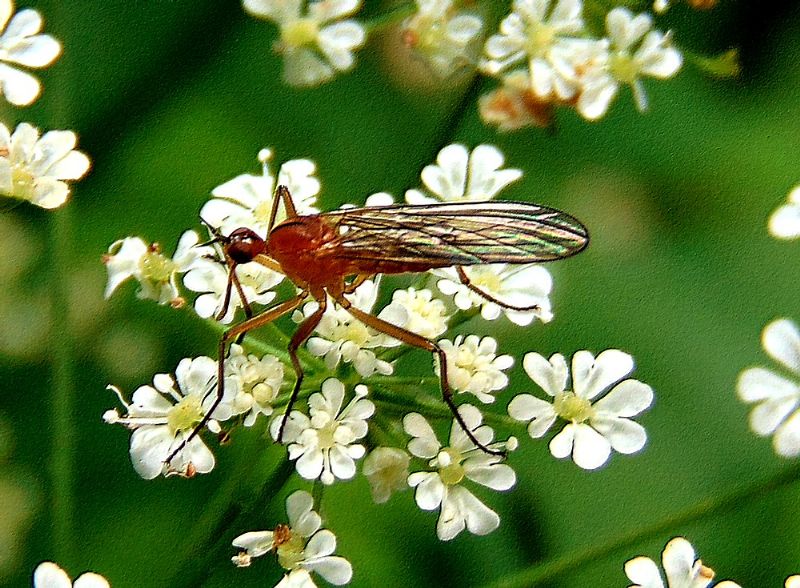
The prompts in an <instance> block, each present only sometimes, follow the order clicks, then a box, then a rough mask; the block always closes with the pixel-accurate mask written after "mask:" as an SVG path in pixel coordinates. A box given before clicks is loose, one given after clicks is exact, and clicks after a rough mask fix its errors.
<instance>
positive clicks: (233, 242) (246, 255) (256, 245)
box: [225, 227, 266, 263]
mask: <svg viewBox="0 0 800 588" xmlns="http://www.w3.org/2000/svg"><path fill="white" fill-rule="evenodd" d="M265 249H266V244H265V243H264V239H262V238H261V237H260V236H259V235H258V233H256V232H255V231H253V230H251V229H248V228H247V227H240V228H238V229H236V230H235V231H233V232H232V233H231V234H230V235H228V239H227V243H226V244H225V250H226V252H227V253H228V255H229V256H230V258H231V259H232V260H233V261H235V262H236V263H249V262H251V261H253V259H255V257H256V256H257V255H260V254H261V253H264V250H265Z"/></svg>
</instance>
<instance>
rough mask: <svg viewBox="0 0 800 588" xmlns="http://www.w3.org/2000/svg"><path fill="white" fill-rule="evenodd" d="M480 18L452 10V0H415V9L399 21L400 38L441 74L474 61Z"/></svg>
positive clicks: (479, 31) (445, 74) (481, 27)
mask: <svg viewBox="0 0 800 588" xmlns="http://www.w3.org/2000/svg"><path fill="white" fill-rule="evenodd" d="M482 30H483V21H482V20H481V19H480V18H479V17H478V16H476V15H474V14H465V13H460V12H458V13H457V12H456V11H455V10H454V9H453V1H452V0H417V12H416V13H415V14H414V16H412V17H410V18H408V19H407V20H406V21H405V22H404V23H403V25H402V35H403V40H404V41H405V42H406V44H407V45H408V46H410V47H411V48H413V49H414V50H415V51H416V52H417V53H418V54H419V55H420V56H422V57H423V58H424V59H425V60H426V61H427V63H428V64H429V65H430V67H431V69H432V70H433V72H434V73H435V74H436V75H437V76H439V77H441V78H445V77H447V76H449V75H451V74H452V73H454V72H455V71H457V70H458V69H459V68H460V67H463V66H464V65H468V64H471V63H474V61H475V57H476V56H477V54H478V48H477V44H478V43H479V42H480V35H481V31H482Z"/></svg>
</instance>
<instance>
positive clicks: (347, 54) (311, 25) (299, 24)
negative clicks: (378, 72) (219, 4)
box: [243, 0, 367, 86]
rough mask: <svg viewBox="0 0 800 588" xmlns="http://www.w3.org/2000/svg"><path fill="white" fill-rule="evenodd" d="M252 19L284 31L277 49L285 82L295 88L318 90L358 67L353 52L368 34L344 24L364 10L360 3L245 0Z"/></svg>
mask: <svg viewBox="0 0 800 588" xmlns="http://www.w3.org/2000/svg"><path fill="white" fill-rule="evenodd" d="M243 4H244V9H245V10H246V11H247V12H249V13H250V14H252V15H253V16H256V17H259V18H263V19H266V20H271V21H273V22H275V23H276V24H277V25H278V26H279V27H280V29H281V38H280V41H279V42H278V43H276V45H275V48H276V50H277V52H278V53H282V54H283V57H284V70H283V78H284V81H286V83H287V84H289V85H292V86H316V85H318V84H321V83H323V82H327V81H328V80H330V79H331V78H332V77H333V75H334V74H335V73H336V72H337V71H347V70H349V69H350V68H351V67H353V64H354V63H355V58H354V57H353V51H354V50H356V49H358V48H359V47H361V46H362V45H363V44H364V41H366V39H367V33H366V31H365V30H364V27H363V25H361V23H359V22H358V21H356V20H352V19H348V20H342V19H344V18H345V17H348V16H352V15H353V14H355V13H356V12H357V11H358V10H359V8H361V0H319V1H313V0H312V1H310V2H306V1H305V0H291V1H288V2H287V1H286V0H244V2H243Z"/></svg>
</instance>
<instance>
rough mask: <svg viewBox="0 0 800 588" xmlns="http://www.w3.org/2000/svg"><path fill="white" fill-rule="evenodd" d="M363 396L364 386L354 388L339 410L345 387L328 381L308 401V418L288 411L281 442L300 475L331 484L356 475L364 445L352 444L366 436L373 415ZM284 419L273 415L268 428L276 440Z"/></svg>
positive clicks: (372, 409)
mask: <svg viewBox="0 0 800 588" xmlns="http://www.w3.org/2000/svg"><path fill="white" fill-rule="evenodd" d="M366 395H367V388H366V386H363V385H359V386H356V388H355V396H354V397H353V400H351V401H350V404H348V405H347V406H346V407H345V408H344V409H342V402H343V401H344V384H342V383H341V382H340V381H339V380H337V379H336V378H328V379H327V380H325V381H324V382H323V383H322V389H321V391H320V392H317V393H315V394H312V395H311V397H310V398H309V399H308V411H309V415H310V418H309V417H308V416H306V415H304V414H303V413H302V412H300V411H298V410H293V411H292V412H291V414H290V415H289V419H288V420H287V422H286V430H285V431H284V432H283V442H284V443H288V444H289V459H296V460H297V473H298V474H300V476H302V477H303V478H305V479H306V480H316V479H317V478H319V479H320V480H321V481H322V483H323V484H333V482H334V480H335V479H337V478H338V479H340V480H349V479H350V478H352V477H353V476H354V475H355V473H356V465H355V460H356V459H360V458H361V457H363V456H364V452H365V450H364V446H363V445H359V444H357V443H355V442H356V441H358V440H359V439H362V438H363V437H364V436H365V435H366V434H367V419H368V418H369V417H371V416H372V413H374V412H375V405H374V404H372V402H370V401H369V400H367V399H366V398H365V397H366ZM283 418H284V416H283V415H282V414H281V415H278V416H276V417H275V419H273V421H272V424H271V425H270V432H271V433H272V438H273V439H275V440H276V441H277V439H278V433H279V431H280V427H281V424H282V422H283Z"/></svg>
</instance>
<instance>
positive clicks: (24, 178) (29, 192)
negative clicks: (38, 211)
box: [10, 164, 36, 200]
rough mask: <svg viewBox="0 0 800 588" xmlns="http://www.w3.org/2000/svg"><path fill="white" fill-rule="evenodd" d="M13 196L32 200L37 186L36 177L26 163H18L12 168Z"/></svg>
mask: <svg viewBox="0 0 800 588" xmlns="http://www.w3.org/2000/svg"><path fill="white" fill-rule="evenodd" d="M11 185H12V187H11V194H10V195H11V196H16V197H17V198H22V199H24V200H30V199H31V198H33V191H34V188H35V187H36V177H35V176H34V175H33V174H32V173H31V172H30V171H28V168H26V167H25V166H24V165H20V164H17V165H15V166H14V167H13V168H12V170H11Z"/></svg>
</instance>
